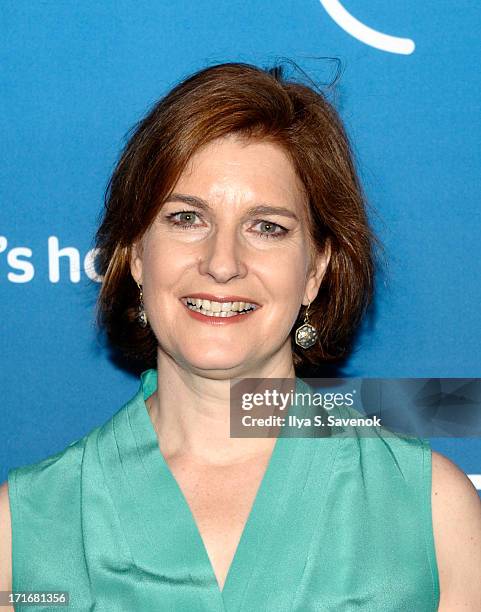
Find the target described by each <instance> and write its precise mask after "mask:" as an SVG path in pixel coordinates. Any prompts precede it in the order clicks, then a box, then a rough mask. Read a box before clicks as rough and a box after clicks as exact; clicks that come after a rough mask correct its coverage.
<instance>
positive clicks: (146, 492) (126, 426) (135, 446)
mask: <svg viewBox="0 0 481 612" xmlns="http://www.w3.org/2000/svg"><path fill="white" fill-rule="evenodd" d="M140 378H141V385H140V388H139V391H138V393H137V394H136V395H135V396H134V398H132V400H131V401H130V402H128V403H127V404H126V406H125V408H126V410H121V411H119V412H118V413H117V414H116V415H114V418H113V419H112V425H113V433H114V436H115V448H114V447H113V445H112V446H111V452H110V453H109V454H108V455H105V461H106V465H107V464H108V465H110V466H111V467H112V468H113V467H115V465H114V464H115V459H120V462H119V461H118V460H117V464H118V465H117V467H116V469H115V473H116V478H115V480H114V484H113V485H112V486H111V494H112V495H113V497H114V499H116V502H117V506H120V511H119V514H120V515H121V518H122V515H123V519H124V520H123V525H124V528H125V529H126V533H127V537H128V540H129V544H130V547H131V551H132V555H133V557H134V559H135V561H136V563H137V564H138V565H139V566H141V567H143V568H145V567H147V568H151V569H152V571H154V568H157V571H158V570H159V568H162V567H167V568H169V569H170V571H172V572H173V573H174V574H178V576H179V581H180V580H181V579H182V576H183V579H184V580H185V576H190V578H191V580H192V581H193V583H195V584H199V585H202V586H204V587H205V592H206V594H207V595H206V597H207V601H208V602H209V606H210V608H209V609H211V610H213V611H214V610H219V611H224V610H229V612H230V611H231V610H238V609H239V610H240V609H241V607H243V606H246V608H245V609H249V608H248V601H249V586H250V585H251V584H254V583H255V581H256V570H257V568H258V567H259V568H260V571H262V572H265V571H267V569H266V568H268V567H269V564H268V559H266V557H265V556H264V554H262V551H263V550H264V552H265V553H266V554H267V555H269V552H270V553H272V551H273V550H275V540H276V538H277V539H278V536H276V534H275V531H276V529H277V528H278V524H279V522H282V520H285V518H284V514H283V513H285V512H286V509H287V510H289V504H291V505H292V503H293V502H292V500H291V494H292V491H291V490H290V488H292V486H294V484H295V483H298V481H299V479H301V480H304V481H305V482H306V483H307V481H308V480H309V478H312V477H313V476H314V478H315V474H313V468H312V466H313V464H314V463H315V462H317V463H316V465H318V466H319V468H322V470H325V473H326V475H329V474H330V468H331V466H332V461H333V457H334V455H335V450H336V449H337V444H334V445H333V444H331V445H326V444H319V439H317V440H316V439H314V440H312V439H302V438H298V437H284V436H282V435H279V436H278V437H277V439H276V442H275V444H274V446H273V449H272V452H271V455H270V457H269V460H268V463H267V466H266V468H265V470H264V474H263V476H262V478H261V480H260V483H259V486H258V488H257V491H256V494H255V497H254V500H253V502H252V505H251V508H250V510H249V514H248V516H247V519H246V521H245V524H244V527H243V530H242V533H241V536H240V539H239V541H238V544H237V547H236V550H235V553H234V556H233V558H232V560H231V563H230V565H229V568H228V572H227V575H226V579H225V581H224V585H223V588H222V589H221V588H220V586H219V583H218V582H217V578H216V575H215V571H214V568H213V565H212V563H211V560H210V558H209V555H208V553H207V548H206V546H205V543H204V540H203V538H202V536H201V534H200V530H199V528H198V525H197V522H196V520H195V517H194V515H193V513H192V510H191V508H190V506H189V504H188V502H187V499H186V497H185V495H184V493H183V492H182V490H181V488H180V486H179V484H178V482H177V480H176V478H175V477H174V475H173V473H172V471H171V469H170V467H169V465H168V463H167V461H166V460H165V457H164V456H163V454H162V452H161V449H160V447H159V443H158V439H157V434H156V432H155V428H154V426H153V423H152V420H151V418H150V415H149V412H148V409H147V405H146V399H147V398H148V397H149V396H150V395H152V393H154V391H155V390H156V389H157V371H156V370H155V369H149V370H146V371H144V372H142V374H141V377H140ZM299 387H301V388H302V387H303V388H302V389H301V390H302V391H304V392H305V391H306V388H307V389H308V390H310V387H308V385H306V383H304V382H303V381H302V380H301V379H296V390H297V391H299V390H300V389H299ZM293 408H295V406H293ZM301 440H302V444H301ZM337 441H338V442H339V438H337ZM301 447H302V448H301ZM319 450H322V451H323V455H322V457H321V456H320V455H319ZM114 455H115V457H114ZM119 466H120V467H119ZM301 466H302V467H301ZM319 468H318V469H319ZM296 470H297V472H298V471H299V470H301V473H297V472H296ZM319 477H321V475H319ZM313 482H314V481H313ZM297 486H298V485H297ZM304 488H305V487H302V488H301V489H299V494H301V493H303V491H304ZM319 494H320V495H323V493H322V491H321V492H320V493H319ZM273 500H274V502H273ZM303 510H305V508H303ZM299 528H300V527H299ZM306 533H307V534H308V532H307V531H306ZM293 537H294V538H295V537H296V536H295V535H293ZM305 554H307V551H306V553H305ZM299 571H300V572H301V573H302V563H301V565H300V566H299ZM253 588H254V587H252V589H253ZM252 589H251V590H252ZM251 597H252V595H251ZM243 609H244V608H243Z"/></svg>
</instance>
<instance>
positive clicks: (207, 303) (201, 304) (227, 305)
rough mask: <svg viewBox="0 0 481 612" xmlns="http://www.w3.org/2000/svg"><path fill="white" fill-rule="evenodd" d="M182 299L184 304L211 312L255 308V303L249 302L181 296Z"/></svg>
mask: <svg viewBox="0 0 481 612" xmlns="http://www.w3.org/2000/svg"><path fill="white" fill-rule="evenodd" d="M182 301H183V302H184V304H185V305H187V304H192V305H193V306H197V308H202V310H210V311H211V312H229V311H235V312H240V311H241V310H251V309H254V310H255V309H256V308H257V304H251V303H250V302H214V301H212V300H202V299H200V298H191V297H187V298H183V299H182Z"/></svg>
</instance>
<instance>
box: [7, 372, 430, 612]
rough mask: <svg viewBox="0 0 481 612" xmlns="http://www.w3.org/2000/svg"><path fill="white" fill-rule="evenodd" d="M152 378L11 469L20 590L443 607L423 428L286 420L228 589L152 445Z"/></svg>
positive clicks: (98, 600) (201, 602) (245, 607)
mask: <svg viewBox="0 0 481 612" xmlns="http://www.w3.org/2000/svg"><path fill="white" fill-rule="evenodd" d="M156 388H157V372H156V370H153V369H152V370H146V371H145V372H143V373H142V375H141V380H140V386H139V390H138V392H137V393H136V394H135V396H134V397H133V398H132V399H131V400H130V401H128V402H127V403H126V404H125V405H124V406H123V407H122V408H121V409H120V410H119V411H118V412H117V413H116V414H114V415H113V417H112V418H111V419H109V420H108V421H107V422H106V423H105V424H104V425H102V426H100V427H97V428H95V429H94V430H92V431H91V432H90V433H89V434H87V435H86V436H84V437H83V438H81V439H80V440H77V441H76V442H73V443H72V444H70V445H69V446H68V447H67V448H66V449H64V450H63V451H61V452H60V453H57V454H55V455H53V456H51V457H48V458H47V459H45V460H43V461H41V462H39V463H36V464H32V465H28V466H22V467H19V468H16V469H12V470H10V471H9V473H8V482H9V495H10V509H11V514H12V563H13V590H14V591H28V590H32V591H50V590H54V591H60V590H64V591H68V592H69V596H70V605H69V607H68V608H67V609H69V610H84V611H87V610H89V611H97V612H101V611H102V612H104V611H105V612H107V611H108V612H115V611H118V612H123V611H126V612H127V611H129V612H134V611H135V612H137V611H142V612H150V611H152V612H153V611H161V612H164V611H171V610H172V611H174V610H175V611H187V612H197V611H198V612H201V611H212V612H234V611H245V612H253V611H259V612H261V611H262V612H282V611H288V610H289V611H294V610H295V611H299V612H301V611H302V612H309V611H314V610H316V611H317V610H319V611H320V610H322V611H333V612H334V611H335V612H341V611H343V612H354V611H363V612H395V611H396V612H398V611H401V610H406V611H409V612H413V611H414V610H415V611H416V612H428V611H431V610H437V608H438V602H439V578H438V571H437V565H436V558H435V548H434V539H433V531H432V519H431V449H430V446H429V442H428V440H424V439H419V438H406V437H402V436H399V437H397V436H394V437H388V436H383V435H382V430H378V433H376V434H375V435H374V437H361V436H356V435H352V431H350V434H349V435H347V430H346V429H344V428H342V427H339V428H338V427H336V428H332V430H330V431H329V434H330V435H326V436H325V437H322V438H314V437H313V438H299V437H295V434H294V435H291V434H290V433H289V432H288V431H286V432H285V431H282V433H281V435H280V436H279V437H278V439H277V440H276V443H275V446H274V450H273V452H272V455H271V458H270V461H269V464H268V466H267V469H266V472H265V474H264V477H263V480H262V481H261V484H260V487H259V489H258V492H257V495H256V498H255V501H254V504H253V506H252V509H251V512H250V515H249V517H248V520H247V523H246V525H245V528H244V531H243V534H242V537H241V540H240V542H239V545H238V547H237V550H236V553H235V556H234V559H233V561H232V564H231V566H230V569H229V573H228V576H227V579H226V582H225V585H224V588H223V590H222V591H221V590H220V589H219V586H218V584H217V581H216V578H215V575H214V572H213V569H212V566H211V564H210V561H209V557H208V555H207V551H206V549H205V547H204V544H203V541H202V538H201V536H200V533H199V531H198V529H197V526H196V523H195V520H194V517H193V515H192V513H191V511H190V509H189V506H188V504H187V501H186V499H185V497H184V496H183V494H182V491H181V489H180V488H179V486H178V485H177V482H176V480H175V478H174V476H173V474H172V473H171V471H170V469H169V466H168V464H167V463H166V461H165V459H164V458H163V456H162V454H161V452H160V449H159V446H158V441H157V437H156V434H155V430H154V427H153V425H152V422H151V420H150V416H149V414H148V411H147V407H146V404H145V400H146V399H147V397H149V396H150V395H151V394H152V393H153V392H154V391H155V390H156ZM306 390H310V388H309V387H308V386H307V385H306V384H305V383H304V382H303V381H302V380H301V379H297V380H296V391H300V392H306ZM291 410H292V411H293V413H296V412H295V411H299V412H297V414H300V415H305V412H303V411H304V410H305V409H304V408H300V407H298V406H292V407H291ZM336 410H337V411H338V414H339V416H345V414H343V413H342V411H341V410H340V409H336ZM350 414H351V416H352V415H353V412H352V409H351V412H350ZM357 415H359V413H357ZM15 609H16V610H32V608H31V607H26V606H24V607H22V606H17V607H16V608H15ZM35 609H36V610H54V609H55V610H58V609H62V608H58V607H55V608H54V607H53V606H51V607H48V606H41V605H39V606H36V608H35ZM63 609H65V608H63Z"/></svg>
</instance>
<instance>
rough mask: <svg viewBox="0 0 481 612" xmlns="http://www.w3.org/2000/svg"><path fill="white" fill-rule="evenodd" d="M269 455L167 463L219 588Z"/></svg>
mask: <svg viewBox="0 0 481 612" xmlns="http://www.w3.org/2000/svg"><path fill="white" fill-rule="evenodd" d="M268 460H269V456H265V457H263V458H261V459H259V458H256V459H255V460H252V461H249V462H247V463H242V464H239V465H236V466H229V467H223V466H220V467H199V466H193V465H192V464H188V463H186V462H183V461H173V462H170V463H169V467H170V469H171V471H172V473H173V475H174V477H175V479H176V481H177V484H178V485H179V487H180V489H181V491H182V493H183V495H184V497H185V500H186V502H187V504H188V506H189V508H190V511H191V513H192V515H193V517H194V520H195V523H196V525H197V529H198V531H199V533H200V536H201V538H202V540H203V543H204V546H205V548H206V551H207V554H208V556H209V559H210V562H211V565H212V569H213V571H214V574H215V576H216V578H217V582H218V583H219V587H220V588H221V589H222V587H223V585H224V582H225V580H226V578H227V574H228V571H229V567H230V565H231V563H232V560H233V558H234V555H235V552H236V549H237V546H238V544H239V541H240V539H241V536H242V533H243V531H244V528H245V525H246V523H247V521H248V518H249V515H250V511H251V509H252V505H253V503H254V500H255V497H256V494H257V491H258V489H259V486H260V483H261V481H262V478H263V475H264V473H265V470H266V467H267V463H268Z"/></svg>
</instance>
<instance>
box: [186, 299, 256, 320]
mask: <svg viewBox="0 0 481 612" xmlns="http://www.w3.org/2000/svg"><path fill="white" fill-rule="evenodd" d="M180 303H181V304H182V306H183V307H184V308H185V309H186V310H187V312H188V313H189V315H190V316H191V317H192V318H193V319H196V320H197V321H202V323H207V324H208V325H230V324H231V323H240V322H241V321H245V320H246V319H248V318H249V317H250V316H251V315H253V314H254V313H255V312H256V310H258V309H259V307H257V308H256V309H255V310H250V311H249V312H246V313H245V314H241V315H234V316H233V317H216V316H211V317H208V316H206V315H204V314H202V313H201V312H197V311H195V310H191V309H190V308H189V307H188V306H186V305H185V304H184V302H182V301H181V302H180Z"/></svg>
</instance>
